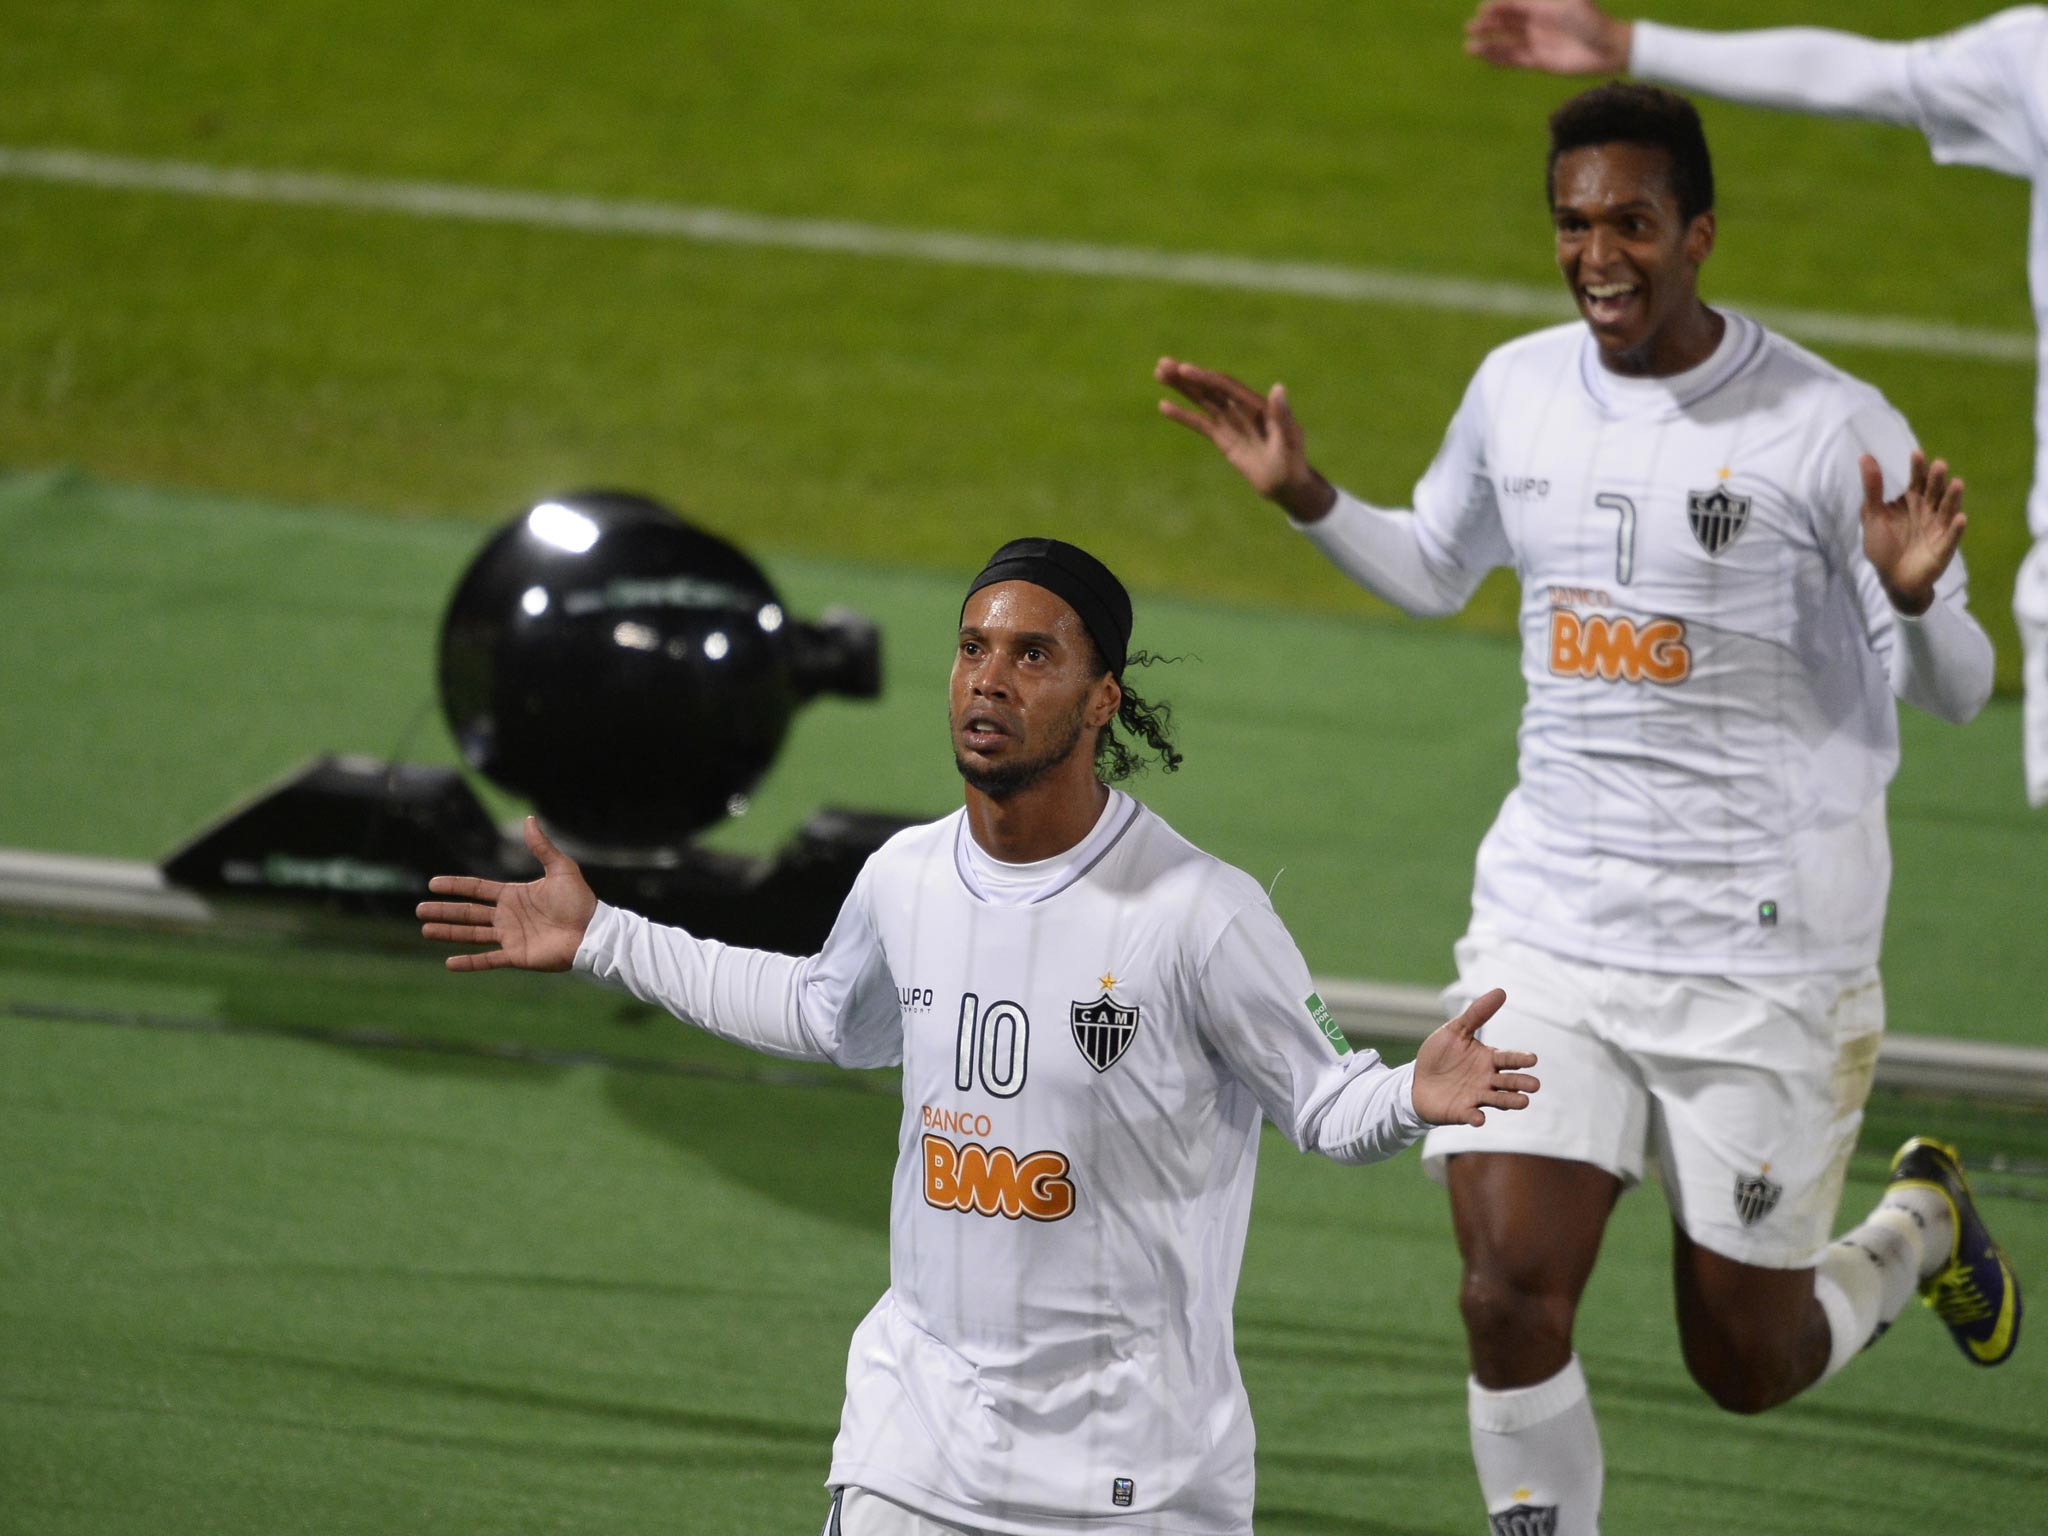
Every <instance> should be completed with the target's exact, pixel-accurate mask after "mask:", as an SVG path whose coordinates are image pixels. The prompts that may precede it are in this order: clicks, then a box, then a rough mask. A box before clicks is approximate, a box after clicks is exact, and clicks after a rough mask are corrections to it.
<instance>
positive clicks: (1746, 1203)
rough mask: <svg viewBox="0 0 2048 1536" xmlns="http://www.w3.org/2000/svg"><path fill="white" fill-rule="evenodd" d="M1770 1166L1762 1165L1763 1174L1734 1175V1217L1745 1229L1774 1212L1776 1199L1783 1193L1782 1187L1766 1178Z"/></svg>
mask: <svg viewBox="0 0 2048 1536" xmlns="http://www.w3.org/2000/svg"><path fill="white" fill-rule="evenodd" d="M1770 1166H1771V1165H1770V1164H1769V1163H1766V1164H1764V1169H1765V1172H1764V1173H1738V1174H1737V1175H1735V1215H1736V1217H1737V1218H1738V1219H1739V1220H1740V1221H1741V1222H1742V1224H1743V1225H1744V1226H1745V1227H1753V1226H1755V1225H1756V1224H1757V1223H1758V1222H1760V1221H1762V1220H1763V1219H1764V1218H1765V1217H1766V1216H1768V1215H1770V1214H1771V1212H1772V1211H1774V1210H1776V1209H1777V1205H1778V1197H1779V1196H1780V1195H1782V1194H1784V1193H1785V1186H1784V1185H1782V1184H1779V1183H1776V1182H1774V1181H1773V1180H1772V1179H1770V1178H1769V1177H1767V1174H1768V1173H1769V1170H1770Z"/></svg>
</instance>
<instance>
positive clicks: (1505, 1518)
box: [1486, 1504, 1557, 1536]
mask: <svg viewBox="0 0 2048 1536" xmlns="http://www.w3.org/2000/svg"><path fill="white" fill-rule="evenodd" d="M1486 1528H1487V1529H1488V1530H1489V1531H1491V1532H1492V1533H1493V1536H1557V1506H1556V1505H1555V1504H1516V1505H1513V1506H1511V1507H1510V1508H1507V1509H1497V1510H1495V1511H1494V1512H1493V1513H1492V1514H1490V1515H1488V1516H1487V1517H1486Z"/></svg>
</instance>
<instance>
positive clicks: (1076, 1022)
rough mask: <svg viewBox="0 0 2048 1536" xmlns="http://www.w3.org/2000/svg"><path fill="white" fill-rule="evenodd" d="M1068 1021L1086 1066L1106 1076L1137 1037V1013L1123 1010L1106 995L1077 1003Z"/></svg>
mask: <svg viewBox="0 0 2048 1536" xmlns="http://www.w3.org/2000/svg"><path fill="white" fill-rule="evenodd" d="M1069 1017H1070V1019H1071V1020H1072V1022H1073V1026H1074V1044H1076V1045H1078V1046H1079V1047H1080V1048H1081V1055H1082V1057H1083V1058H1085V1059H1086V1061H1087V1063H1088V1065H1089V1066H1091V1067H1093V1068H1094V1069H1095V1070H1096V1071H1098V1072H1107V1071H1108V1070H1109V1069H1110V1068H1111V1067H1113V1066H1115V1065H1116V1064H1117V1063H1118V1062H1119V1061H1121V1060H1122V1059H1123V1054H1124V1052H1125V1051H1128V1050H1129V1049H1130V1048H1131V1041H1132V1039H1133V1038H1135V1037H1136V1035H1137V1033H1138V1010H1137V1009H1136V1008H1126V1007H1125V1006H1124V1005H1123V1004H1122V1003H1119V1002H1117V1001H1116V1000H1115V999H1114V998H1112V997H1111V996H1110V995H1109V994H1108V993H1107V992H1104V993H1103V994H1102V996H1100V997H1098V998H1096V999H1095V1001H1094V1002H1092V1003H1076V1004H1074V1006H1073V1009H1072V1011H1071V1013H1070V1014H1069Z"/></svg>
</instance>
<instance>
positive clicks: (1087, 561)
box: [960, 539, 1131, 678]
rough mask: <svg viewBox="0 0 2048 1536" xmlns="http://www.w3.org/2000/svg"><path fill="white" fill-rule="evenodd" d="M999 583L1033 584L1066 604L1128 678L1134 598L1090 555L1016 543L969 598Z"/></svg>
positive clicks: (997, 557) (1052, 544) (1106, 660)
mask: <svg viewBox="0 0 2048 1536" xmlns="http://www.w3.org/2000/svg"><path fill="white" fill-rule="evenodd" d="M999 581H1028V582H1030V583H1031V584H1032V585H1033V586H1035V587H1043V588H1045V590H1046V591H1048V592H1050V593H1052V595H1053V596H1054V597H1057V598H1059V599H1061V600H1062V601H1064V602H1065V603H1066V605H1067V606H1068V607H1069V608H1071V609H1073V610H1074V612H1075V613H1077V614H1079V615H1080V618H1081V625H1082V627H1083V628H1084V629H1086V630H1087V631H1088V635H1089V638H1090V639H1092V640H1093V641H1094V642H1095V648H1096V650H1098V651H1100V652H1101V653H1102V660H1103V664H1104V665H1105V666H1107V667H1108V668H1109V672H1110V675H1111V676H1112V677H1116V678H1121V677H1122V676H1123V675H1124V662H1125V661H1126V660H1127V659H1128V658H1129V654H1130V645H1131V595H1130V594H1129V593H1128V592H1126V591H1125V590H1124V584H1123V583H1122V582H1120V581H1118V580H1117V579H1116V577H1115V576H1113V575H1111V574H1110V569H1109V567H1108V566H1106V565H1104V564H1103V563H1102V562H1101V561H1100V560H1098V559H1096V558H1095V557H1094V556H1093V555H1091V554H1089V553H1088V551H1087V550H1085V549H1077V548H1076V547H1075V546H1073V545H1072V544H1066V543H1062V542H1061V541H1060V540H1058V539H1012V540H1010V542H1009V543H1007V544H1005V545H1004V546H1003V547H1002V548H1001V549H999V550H997V551H996V552H995V553H994V554H992V555H990V556H989V557H988V564H987V565H985V566H983V567H982V568H981V574H980V575H979V576H976V577H975V578H974V580H973V582H971V583H970V584H969V586H968V588H967V596H968V597H972V596H974V594H975V593H977V592H979V591H980V590H981V589H982V588H983V587H992V586H994V585H995V584H996V583H997V582H999ZM960 611H961V612H962V613H963V614H964V613H965V612H966V611H967V600H966V598H962V599H961V602H960Z"/></svg>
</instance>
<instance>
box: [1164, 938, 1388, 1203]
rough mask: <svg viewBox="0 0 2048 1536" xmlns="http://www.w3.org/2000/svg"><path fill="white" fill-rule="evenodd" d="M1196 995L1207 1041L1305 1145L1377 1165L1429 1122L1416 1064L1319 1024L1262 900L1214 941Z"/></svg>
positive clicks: (1296, 953)
mask: <svg viewBox="0 0 2048 1536" xmlns="http://www.w3.org/2000/svg"><path fill="white" fill-rule="evenodd" d="M1201 996H1202V1004H1203V1014H1204V1018H1203V1021H1202V1035H1203V1039H1204V1040H1205V1041H1207V1043H1208V1045H1209V1047H1210V1049H1212V1050H1213V1051H1215V1052H1216V1054H1217V1055H1218V1056H1220V1057H1221V1058H1222V1059H1223V1061H1224V1063H1225V1064H1226V1065H1227V1066H1228V1067H1229V1068H1230V1071H1231V1074H1232V1075H1233V1076H1234V1077H1236V1078H1237V1079H1238V1081H1240V1082H1242V1083H1243V1084H1244V1085H1245V1086H1246V1087H1248V1088H1249V1089H1251V1091H1252V1095H1253V1097H1255V1098H1256V1099H1257V1100H1258V1101H1259V1107H1260V1108H1261V1109H1263V1110H1264V1111H1265V1112H1266V1116H1267V1118H1268V1119H1270V1120H1271V1121H1272V1122H1273V1123H1274V1124H1275V1125H1277V1126H1279V1127H1280V1129H1281V1131H1282V1132H1284V1133H1285V1134H1286V1136H1287V1139H1288V1140H1289V1141H1291V1142H1293V1143H1294V1144H1295V1146H1297V1147H1299V1148H1300V1149H1301V1150H1303V1151H1304V1152H1307V1151H1315V1152H1320V1153H1322V1154H1323V1155H1324V1156H1326V1157H1329V1158H1333V1159H1335V1160H1336V1161H1337V1162H1340V1163H1373V1162H1378V1161H1379V1160H1380V1159H1382V1158H1387V1157H1392V1156H1393V1155H1394V1154H1395V1153H1396V1152H1399V1151H1400V1150H1401V1149H1402V1148H1403V1147H1405V1146H1407V1145H1408V1144H1409V1143H1410V1142H1412V1141H1414V1140H1415V1139H1416V1138H1417V1137H1418V1136H1420V1135H1421V1134H1422V1133H1423V1132H1424V1131H1425V1130H1427V1129H1428V1126H1427V1125H1426V1124H1425V1123H1424V1122H1423V1120H1422V1118H1421V1117H1420V1116H1419V1115H1417V1114H1416V1113H1415V1093H1414V1082H1415V1069H1414V1068H1413V1067H1412V1066H1405V1067H1400V1068H1398V1069H1397V1068H1390V1067H1388V1066H1387V1064H1386V1063H1385V1062H1383V1061H1381V1060H1380V1057H1379V1053H1378V1052H1377V1051H1372V1050H1363V1051H1353V1050H1351V1047H1350V1046H1349V1045H1348V1044H1346V1043H1343V1035H1342V1034H1341V1033H1340V1032H1338V1030H1337V1027H1336V1025H1335V1024H1334V1023H1330V1024H1328V1025H1327V1030H1328V1032H1327V1033H1326V1032H1325V1024H1324V1023H1323V1022H1322V1021H1319V1020H1318V1018H1317V1016H1316V1010H1317V1009H1318V1008H1319V1007H1320V1000H1319V999H1317V998H1316V997H1315V983H1314V982H1313V981H1312V980H1310V978H1309V973H1308V965H1307V963H1306V962H1305V961H1304V960H1303V959H1302V958H1301V951H1300V950H1299V949H1297V948H1295V945H1294V940H1293V939H1292V938H1291V937H1289V935H1288V932H1287V929H1286V927H1285V925H1283V924H1282V923H1281V921H1280V918H1279V915H1278V914H1277V913H1276V912H1274V910H1273V909H1272V907H1270V906H1268V905H1267V904H1266V903H1264V902H1259V903H1256V904H1255V905H1252V906H1248V907H1246V908H1244V909H1243V910H1241V911H1240V912H1238V913H1237V915H1236V916H1234V917H1233V918H1232V919H1231V920H1230V924H1229V926H1228V927H1226V928H1225V929H1224V930H1223V933H1222V935H1221V937H1219V938H1218V939H1217V941H1216V943H1215V944H1214V945H1213V946H1211V948H1210V950H1209V956H1208V959H1207V960H1206V961H1205V962H1204V963H1203V967H1202V976H1201ZM1323 1018H1324V1019H1327V1018H1328V1014H1327V1011H1325V1012H1324V1015H1323Z"/></svg>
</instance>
